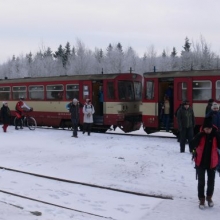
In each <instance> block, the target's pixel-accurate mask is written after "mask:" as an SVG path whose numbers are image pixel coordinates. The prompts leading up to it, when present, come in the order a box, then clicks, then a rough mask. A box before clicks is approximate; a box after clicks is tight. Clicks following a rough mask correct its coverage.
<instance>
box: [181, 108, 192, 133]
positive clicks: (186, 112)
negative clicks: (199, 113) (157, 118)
mask: <svg viewBox="0 0 220 220" xmlns="http://www.w3.org/2000/svg"><path fill="white" fill-rule="evenodd" d="M177 123H178V129H179V131H181V130H182V129H184V128H194V126H195V117H194V112H193V109H192V108H191V107H189V108H188V109H186V108H185V107H184V106H182V107H181V108H180V109H179V110H178V112H177Z"/></svg>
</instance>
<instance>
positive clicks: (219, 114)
mask: <svg viewBox="0 0 220 220" xmlns="http://www.w3.org/2000/svg"><path fill="white" fill-rule="evenodd" d="M206 117H212V123H213V125H215V126H216V127H217V128H218V129H220V111H219V105H218V103H216V102H213V103H212V106H211V111H209V112H208V113H207V114H206Z"/></svg>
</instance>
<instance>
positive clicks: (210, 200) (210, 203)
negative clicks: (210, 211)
mask: <svg viewBox="0 0 220 220" xmlns="http://www.w3.org/2000/svg"><path fill="white" fill-rule="evenodd" d="M206 201H207V202H208V206H209V207H213V206H214V202H213V201H212V197H211V196H206Z"/></svg>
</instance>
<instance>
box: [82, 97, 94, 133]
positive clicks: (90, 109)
mask: <svg viewBox="0 0 220 220" xmlns="http://www.w3.org/2000/svg"><path fill="white" fill-rule="evenodd" d="M94 113H95V110H94V106H93V105H92V102H91V100H90V99H88V100H86V103H85V105H84V106H83V114H84V117H83V134H85V132H86V131H87V132H88V135H90V132H91V127H92V123H93V114H94Z"/></svg>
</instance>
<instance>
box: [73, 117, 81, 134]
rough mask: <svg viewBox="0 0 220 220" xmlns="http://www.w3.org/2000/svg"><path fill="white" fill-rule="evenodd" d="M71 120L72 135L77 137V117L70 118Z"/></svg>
mask: <svg viewBox="0 0 220 220" xmlns="http://www.w3.org/2000/svg"><path fill="white" fill-rule="evenodd" d="M71 120H72V124H73V136H74V137H77V131H78V123H79V120H78V118H72V119H71Z"/></svg>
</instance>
